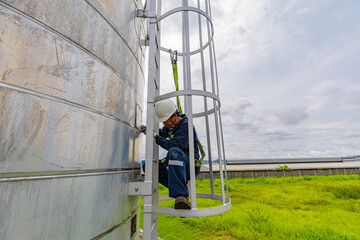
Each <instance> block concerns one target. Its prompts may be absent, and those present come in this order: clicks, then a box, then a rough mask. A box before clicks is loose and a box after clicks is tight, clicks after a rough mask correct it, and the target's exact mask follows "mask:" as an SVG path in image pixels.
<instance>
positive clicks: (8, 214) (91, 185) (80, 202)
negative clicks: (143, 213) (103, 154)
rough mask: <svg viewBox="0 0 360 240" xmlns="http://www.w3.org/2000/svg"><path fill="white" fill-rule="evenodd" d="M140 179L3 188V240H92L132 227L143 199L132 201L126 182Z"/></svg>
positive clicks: (79, 180)
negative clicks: (119, 229)
mask: <svg viewBox="0 0 360 240" xmlns="http://www.w3.org/2000/svg"><path fill="white" fill-rule="evenodd" d="M137 177H139V171H132V172H128V173H125V172H124V173H118V174H109V175H99V176H87V177H76V178H62V179H44V180H30V181H22V182H0V189H1V194H0V239H29V240H31V239H34V240H35V239H91V238H93V237H96V236H98V235H100V234H102V233H104V232H106V231H108V230H109V229H112V228H113V227H115V226H120V225H122V224H121V223H122V222H124V221H125V222H131V220H130V219H131V216H133V215H134V214H136V213H138V209H139V205H140V198H138V197H129V196H127V195H126V193H127V184H126V182H128V181H129V180H130V179H134V178H137ZM129 220H130V221H129ZM123 226H126V225H123ZM128 232H129V230H127V229H126V231H125V233H123V234H126V235H130V232H129V233H128ZM109 234H110V233H109ZM119 239H125V238H119ZM126 239H130V238H126Z"/></svg>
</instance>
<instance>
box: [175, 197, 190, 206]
mask: <svg viewBox="0 0 360 240" xmlns="http://www.w3.org/2000/svg"><path fill="white" fill-rule="evenodd" d="M175 209H191V204H190V202H189V200H188V199H187V198H186V197H184V196H177V197H176V199H175Z"/></svg>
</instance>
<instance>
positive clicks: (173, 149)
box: [142, 99, 200, 209]
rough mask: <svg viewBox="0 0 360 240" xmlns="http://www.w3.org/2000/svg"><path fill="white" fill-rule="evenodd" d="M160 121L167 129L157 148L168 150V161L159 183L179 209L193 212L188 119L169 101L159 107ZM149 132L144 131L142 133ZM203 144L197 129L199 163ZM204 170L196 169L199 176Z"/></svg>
mask: <svg viewBox="0 0 360 240" xmlns="http://www.w3.org/2000/svg"><path fill="white" fill-rule="evenodd" d="M155 114H156V121H158V122H162V123H163V124H164V127H163V128H161V129H159V135H157V134H154V138H155V139H156V144H158V145H159V146H160V147H162V148H164V149H165V150H167V151H168V152H167V155H166V158H164V159H161V160H159V182H160V183H161V184H162V185H164V186H165V187H167V188H168V189H169V196H170V197H172V198H175V209H191V204H190V202H189V200H188V197H189V190H188V188H187V183H188V181H189V179H190V162H189V136H188V118H187V117H186V115H185V114H183V115H180V114H179V112H178V110H177V108H176V106H175V104H174V102H173V101H171V100H170V99H166V100H163V101H160V102H157V103H156V104H155ZM144 131H146V129H144V127H142V132H144ZM198 146H199V140H198V138H197V134H196V131H195V128H194V158H195V163H196V161H198V159H199V147H198ZM199 172H200V167H197V166H195V174H196V175H197V174H199Z"/></svg>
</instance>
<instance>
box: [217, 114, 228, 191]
mask: <svg viewBox="0 0 360 240" xmlns="http://www.w3.org/2000/svg"><path fill="white" fill-rule="evenodd" d="M219 120H220V136H221V145H222V150H223V159H224V170H225V184H226V196H227V197H228V198H230V195H229V185H228V178H227V177H228V175H227V169H226V157H225V156H226V155H225V145H224V132H223V127H222V120H221V110H220V109H219Z"/></svg>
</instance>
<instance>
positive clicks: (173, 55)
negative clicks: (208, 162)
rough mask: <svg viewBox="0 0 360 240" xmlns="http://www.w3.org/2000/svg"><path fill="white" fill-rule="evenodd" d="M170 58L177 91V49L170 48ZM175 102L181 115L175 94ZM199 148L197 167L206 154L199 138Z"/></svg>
mask: <svg viewBox="0 0 360 240" xmlns="http://www.w3.org/2000/svg"><path fill="white" fill-rule="evenodd" d="M170 59H171V66H172V69H173V75H174V82H175V89H176V91H179V77H178V70H177V50H175V51H174V52H173V51H171V49H170ZM176 103H177V107H178V110H179V114H180V115H182V114H183V113H182V109H181V103H180V99H179V96H176ZM199 150H200V153H201V158H200V159H195V166H197V167H200V166H201V164H202V161H203V160H204V158H205V156H206V154H205V151H204V148H203V146H202V144H201V143H200V140H199ZM188 155H189V154H188Z"/></svg>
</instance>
